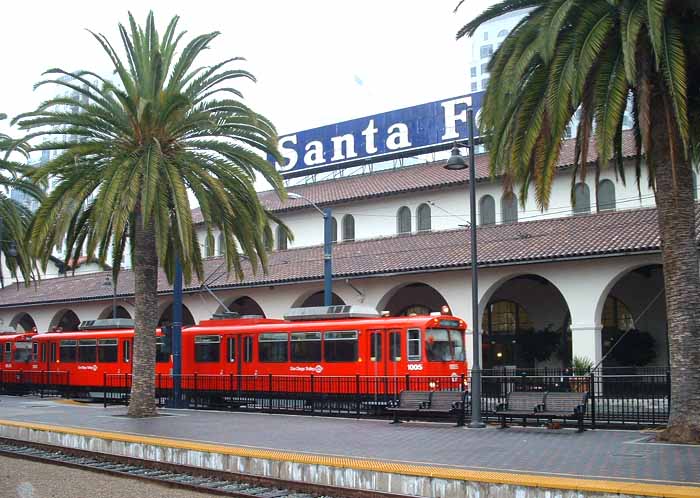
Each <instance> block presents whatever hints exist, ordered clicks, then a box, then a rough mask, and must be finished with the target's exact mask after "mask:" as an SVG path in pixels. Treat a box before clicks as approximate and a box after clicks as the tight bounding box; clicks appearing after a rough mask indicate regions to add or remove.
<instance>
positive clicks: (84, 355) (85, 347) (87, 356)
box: [78, 339, 97, 363]
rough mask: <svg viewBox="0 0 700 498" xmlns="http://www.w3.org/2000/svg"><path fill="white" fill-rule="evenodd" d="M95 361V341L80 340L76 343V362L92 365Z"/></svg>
mask: <svg viewBox="0 0 700 498" xmlns="http://www.w3.org/2000/svg"><path fill="white" fill-rule="evenodd" d="M95 361H97V339H80V341H78V362H79V363H94V362H95Z"/></svg>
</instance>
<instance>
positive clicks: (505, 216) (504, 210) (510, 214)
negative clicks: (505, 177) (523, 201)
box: [501, 192, 518, 223]
mask: <svg viewBox="0 0 700 498" xmlns="http://www.w3.org/2000/svg"><path fill="white" fill-rule="evenodd" d="M501 221H502V222H503V223H516V222H517V221H518V198H517V197H516V196H515V194H514V193H513V192H509V193H507V194H504V195H503V197H501Z"/></svg>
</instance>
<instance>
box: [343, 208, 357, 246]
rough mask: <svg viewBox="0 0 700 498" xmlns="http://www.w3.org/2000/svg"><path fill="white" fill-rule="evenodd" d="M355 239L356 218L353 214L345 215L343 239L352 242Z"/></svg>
mask: <svg viewBox="0 0 700 498" xmlns="http://www.w3.org/2000/svg"><path fill="white" fill-rule="evenodd" d="M353 240H355V218H353V217H352V215H351V214H346V215H345V216H343V241H344V242H352V241H353Z"/></svg>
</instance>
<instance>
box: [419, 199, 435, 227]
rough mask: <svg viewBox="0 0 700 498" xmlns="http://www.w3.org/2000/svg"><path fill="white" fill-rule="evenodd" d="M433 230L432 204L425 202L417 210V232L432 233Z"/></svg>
mask: <svg viewBox="0 0 700 498" xmlns="http://www.w3.org/2000/svg"><path fill="white" fill-rule="evenodd" d="M432 229H433V213H432V210H431V209H430V204H428V203H427V202H424V203H422V204H420V205H419V206H418V209H416V231H417V232H430V231H431V230H432Z"/></svg>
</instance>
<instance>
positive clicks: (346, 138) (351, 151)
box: [331, 133, 357, 161]
mask: <svg viewBox="0 0 700 498" xmlns="http://www.w3.org/2000/svg"><path fill="white" fill-rule="evenodd" d="M331 142H333V157H331V161H341V160H343V159H352V158H353V157H357V153H356V152H355V137H354V136H352V135H351V134H349V133H348V134H347V135H342V136H340V137H332V138H331ZM343 145H345V153H344V154H343Z"/></svg>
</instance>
